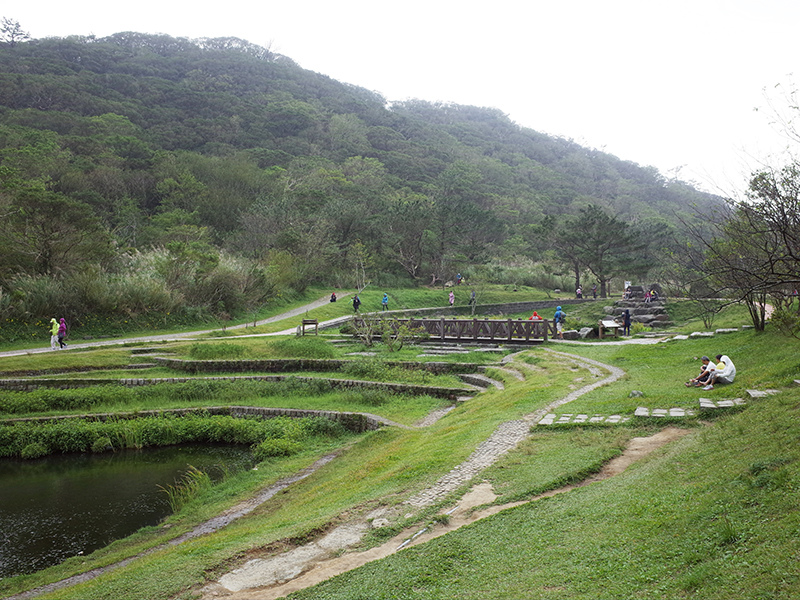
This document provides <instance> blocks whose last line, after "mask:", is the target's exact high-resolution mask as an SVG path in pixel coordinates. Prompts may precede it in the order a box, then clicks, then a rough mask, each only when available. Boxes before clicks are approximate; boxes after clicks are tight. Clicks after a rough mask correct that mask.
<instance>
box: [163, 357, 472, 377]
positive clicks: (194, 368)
mask: <svg viewBox="0 0 800 600" xmlns="http://www.w3.org/2000/svg"><path fill="white" fill-rule="evenodd" d="M152 359H153V361H155V362H157V363H158V364H159V365H160V366H162V367H167V368H170V369H174V370H176V371H186V372H189V373H213V372H221V371H222V372H228V373H247V372H253V371H261V372H264V373H286V372H296V371H338V370H339V369H341V368H342V367H345V366H347V365H350V364H353V361H352V360H338V359H314V358H276V359H270V360H263V359H255V360H241V359H237V360H184V359H180V358H171V357H166V356H154V357H152ZM380 364H382V365H386V366H387V367H400V368H403V369H413V370H425V371H428V372H430V373H434V374H437V375H441V374H445V373H475V372H477V371H478V367H479V366H480V365H478V364H476V363H453V362H432V361H431V362H425V363H418V362H410V361H382V362H381V363H380Z"/></svg>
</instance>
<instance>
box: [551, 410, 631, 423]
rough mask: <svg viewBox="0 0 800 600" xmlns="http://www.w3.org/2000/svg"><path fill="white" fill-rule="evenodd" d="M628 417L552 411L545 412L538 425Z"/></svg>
mask: <svg viewBox="0 0 800 600" xmlns="http://www.w3.org/2000/svg"><path fill="white" fill-rule="evenodd" d="M629 420H630V417H624V416H622V415H611V416H606V415H594V416H592V417H590V416H589V415H587V414H575V413H567V414H563V415H561V416H559V415H556V414H554V413H549V414H546V415H545V416H544V417H543V418H542V419H541V420H540V421H539V423H537V424H538V425H580V424H582V423H625V422H626V421H629Z"/></svg>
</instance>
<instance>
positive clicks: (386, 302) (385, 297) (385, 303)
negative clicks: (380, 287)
mask: <svg viewBox="0 0 800 600" xmlns="http://www.w3.org/2000/svg"><path fill="white" fill-rule="evenodd" d="M381 310H389V294H387V293H386V292H383V298H381Z"/></svg>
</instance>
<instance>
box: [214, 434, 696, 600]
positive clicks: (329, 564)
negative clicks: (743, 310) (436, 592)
mask: <svg viewBox="0 0 800 600" xmlns="http://www.w3.org/2000/svg"><path fill="white" fill-rule="evenodd" d="M687 433H689V430H688V429H679V428H676V427H668V428H666V429H664V430H662V431H660V432H658V433H656V434H655V435H652V436H648V437H638V438H632V439H631V440H630V442H629V444H628V447H627V448H626V449H625V450H624V451H623V453H622V455H621V456H619V457H617V458H615V459H613V460H611V461H609V462H608V464H606V466H605V467H604V468H603V469H602V470H601V471H600V472H599V473H597V474H595V475H593V476H591V477H589V478H587V479H586V480H584V481H582V482H579V483H576V484H572V485H568V486H565V487H562V488H559V489H556V490H551V491H549V492H546V493H544V494H541V495H539V496H535V497H534V498H531V499H530V500H525V501H520V502H511V503H507V504H499V505H494V506H488V505H490V504H491V503H492V502H494V501H495V500H496V499H497V496H496V495H495V493H494V491H493V489H492V486H491V485H490V484H489V483H486V482H484V483H480V484H477V485H475V486H474V487H473V488H472V489H471V490H470V491H469V492H468V493H467V494H466V495H464V496H463V497H462V498H461V499H460V500H459V502H458V505H457V506H456V508H455V509H452V510H450V511H448V512H447V513H446V514H447V516H448V517H449V519H448V522H447V523H446V524H441V525H437V526H435V527H426V528H423V529H420V528H419V527H418V528H415V529H407V530H405V531H403V532H402V533H400V534H398V535H396V536H395V537H393V538H392V539H391V540H389V541H388V542H385V543H384V544H382V545H381V546H378V547H375V548H371V549H369V550H366V551H364V552H350V553H347V554H344V555H342V556H338V557H334V558H318V556H320V555H321V554H322V552H323V551H324V550H325V545H326V544H328V545H330V544H331V543H333V540H331V539H328V541H327V542H326V541H325V540H321V542H320V543H321V544H322V546H321V547H320V548H319V550H318V551H317V552H314V551H312V550H309V547H310V546H311V545H310V544H309V545H307V546H304V547H303V548H304V549H305V550H302V549H296V550H300V551H299V552H296V551H290V552H288V553H285V554H284V555H281V556H280V557H276V559H277V560H276V561H275V562H273V563H272V564H271V565H270V567H269V571H270V575H271V576H273V577H275V583H273V584H269V585H266V586H263V587H261V586H260V587H258V588H247V587H244V588H239V589H237V590H235V591H232V590H231V589H229V588H227V587H225V586H224V585H221V583H215V584H211V585H209V586H206V587H205V588H204V589H203V596H202V598H203V600H212V599H214V598H224V599H225V600H275V599H277V598H282V597H284V596H286V595H288V594H291V593H292V592H296V591H299V590H302V589H305V588H307V587H311V586H313V585H316V584H318V583H321V582H323V581H325V580H327V579H330V578H331V577H335V576H336V575H341V574H342V573H346V572H347V571H350V570H352V569H356V568H358V567H361V566H363V565H365V564H367V563H369V562H372V561H374V560H379V559H381V558H385V557H387V556H390V555H392V554H394V553H395V552H398V551H399V550H401V549H403V548H407V547H411V546H416V545H418V544H423V543H425V542H427V541H430V540H432V539H434V538H437V537H439V536H442V535H445V534H446V533H450V532H452V531H456V530H457V529H459V528H461V527H463V526H465V525H469V524H471V523H475V522H476V521H480V520H481V519H485V518H486V517H490V516H492V515H496V514H497V513H499V512H501V511H503V510H506V509H509V508H513V507H516V506H521V505H523V504H528V503H530V502H535V501H537V500H540V499H542V498H549V497H551V496H555V495H557V494H562V493H564V492H569V491H571V490H573V489H575V488H578V487H583V486H586V485H589V484H591V483H595V482H598V481H602V480H604V479H608V478H609V477H613V476H615V475H618V474H620V473H622V472H623V471H624V470H625V469H627V468H628V467H629V466H630V465H631V464H633V463H635V462H636V461H638V460H641V459H642V458H644V457H645V456H647V455H648V454H650V453H651V452H653V451H654V450H657V449H658V448H661V447H662V446H664V445H665V444H668V443H669V442H672V441H674V440H677V439H679V438H680V437H683V436H684V435H686V434H687ZM481 506H484V507H485V508H482V509H481V508H478V507H481ZM476 508H477V509H478V510H475V509H476ZM351 527H352V526H351ZM365 529H366V527H365ZM351 531H352V534H353V538H352V539H356V538H357V532H356V531H354V530H351ZM342 541H344V542H347V540H346V536H343V537H342ZM351 541H352V540H351ZM345 548H346V547H340V548H336V549H337V550H343V549H345ZM293 552H295V554H294V556H292V553H293ZM315 556H316V557H317V558H315ZM265 562H268V561H265ZM251 566H252V567H255V569H254V570H255V571H261V574H262V576H263V575H264V565H261V564H256V563H255V562H254V561H251ZM243 570H246V569H243ZM303 571H304V572H303ZM250 575H251V576H254V577H255V579H251V580H250V581H251V582H256V581H258V577H257V574H256V573H255V572H253V573H250ZM221 581H222V582H225V578H223V579H222V580H221ZM246 581H247V579H246V578H245V579H238V580H237V578H235V577H233V578H229V579H228V581H227V582H226V583H228V585H232V586H233V587H238V586H239V585H241V584H244V583H245V582H246Z"/></svg>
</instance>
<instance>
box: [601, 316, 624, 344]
mask: <svg viewBox="0 0 800 600" xmlns="http://www.w3.org/2000/svg"><path fill="white" fill-rule="evenodd" d="M621 327H622V325H620V324H619V323H617V322H616V321H614V320H613V319H600V330H599V333H598V337H599V338H600V339H601V340H602V339H603V332H604V330H605V331H611V334H610V335H613V336H614V337H619V330H620V328H621ZM606 335H609V334H606Z"/></svg>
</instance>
